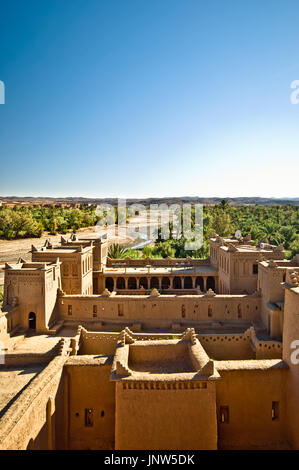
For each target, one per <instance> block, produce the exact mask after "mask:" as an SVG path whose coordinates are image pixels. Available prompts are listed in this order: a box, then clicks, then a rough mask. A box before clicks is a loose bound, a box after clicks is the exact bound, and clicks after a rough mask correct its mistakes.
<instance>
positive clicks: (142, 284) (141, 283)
mask: <svg viewBox="0 0 299 470" xmlns="http://www.w3.org/2000/svg"><path fill="white" fill-rule="evenodd" d="M147 286H148V284H147V279H146V277H141V278H140V279H139V289H140V288H141V287H143V288H144V289H147Z"/></svg>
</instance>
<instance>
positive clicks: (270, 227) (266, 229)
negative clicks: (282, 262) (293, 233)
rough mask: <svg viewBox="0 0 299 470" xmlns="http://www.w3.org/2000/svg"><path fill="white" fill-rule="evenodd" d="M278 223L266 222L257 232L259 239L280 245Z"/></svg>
mask: <svg viewBox="0 0 299 470" xmlns="http://www.w3.org/2000/svg"><path fill="white" fill-rule="evenodd" d="M278 229H279V227H278V225H277V224H276V223H274V222H272V221H270V222H265V224H264V225H263V226H262V227H261V228H260V230H259V232H258V233H257V239H258V240H259V241H262V240H264V241H266V242H267V243H270V244H274V245H279V243H280V242H281V235H280V234H279V232H278Z"/></svg>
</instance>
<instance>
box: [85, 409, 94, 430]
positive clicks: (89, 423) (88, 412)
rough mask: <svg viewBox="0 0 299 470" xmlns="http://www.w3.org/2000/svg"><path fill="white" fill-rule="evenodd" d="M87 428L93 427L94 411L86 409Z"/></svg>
mask: <svg viewBox="0 0 299 470" xmlns="http://www.w3.org/2000/svg"><path fill="white" fill-rule="evenodd" d="M85 426H86V427H88V428H91V427H92V426H93V409H92V408H86V409H85Z"/></svg>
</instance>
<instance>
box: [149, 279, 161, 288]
mask: <svg viewBox="0 0 299 470" xmlns="http://www.w3.org/2000/svg"><path fill="white" fill-rule="evenodd" d="M151 289H159V279H158V278H157V277H152V278H151Z"/></svg>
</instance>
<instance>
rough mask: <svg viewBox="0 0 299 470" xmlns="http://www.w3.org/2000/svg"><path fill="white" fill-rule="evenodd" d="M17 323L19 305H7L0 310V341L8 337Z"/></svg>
mask: <svg viewBox="0 0 299 470" xmlns="http://www.w3.org/2000/svg"><path fill="white" fill-rule="evenodd" d="M18 323H19V307H18V306H16V307H7V308H4V309H3V310H0V341H5V340H6V339H7V338H9V333H10V332H11V331H12V330H13V329H14V328H15V327H16V326H17V325H18ZM0 354H1V353H0Z"/></svg>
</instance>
